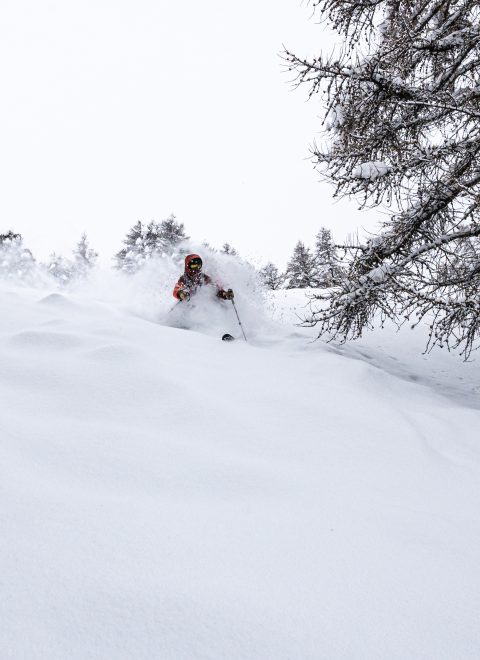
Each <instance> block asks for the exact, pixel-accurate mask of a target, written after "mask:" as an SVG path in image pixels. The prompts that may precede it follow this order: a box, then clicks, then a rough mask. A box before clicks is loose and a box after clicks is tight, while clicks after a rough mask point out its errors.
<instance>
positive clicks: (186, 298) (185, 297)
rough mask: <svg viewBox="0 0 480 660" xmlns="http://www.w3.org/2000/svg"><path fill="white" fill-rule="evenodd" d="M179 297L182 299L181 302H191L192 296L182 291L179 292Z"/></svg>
mask: <svg viewBox="0 0 480 660" xmlns="http://www.w3.org/2000/svg"><path fill="white" fill-rule="evenodd" d="M178 297H179V298H180V300H186V301H188V300H190V294H189V293H188V291H184V290H183V289H181V290H180V291H179V292H178Z"/></svg>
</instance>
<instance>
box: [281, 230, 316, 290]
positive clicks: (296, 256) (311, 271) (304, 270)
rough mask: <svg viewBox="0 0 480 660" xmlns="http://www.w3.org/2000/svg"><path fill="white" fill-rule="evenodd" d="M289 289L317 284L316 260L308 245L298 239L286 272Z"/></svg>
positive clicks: (304, 287)
mask: <svg viewBox="0 0 480 660" xmlns="http://www.w3.org/2000/svg"><path fill="white" fill-rule="evenodd" d="M285 278H286V281H287V289H306V288H307V287H313V286H315V262H314V259H313V257H312V254H311V252H310V250H309V248H308V247H305V245H304V244H303V243H302V242H301V241H298V243H297V245H296V246H295V249H294V251H293V255H292V258H291V259H290V261H289V262H288V265H287V270H286V272H285Z"/></svg>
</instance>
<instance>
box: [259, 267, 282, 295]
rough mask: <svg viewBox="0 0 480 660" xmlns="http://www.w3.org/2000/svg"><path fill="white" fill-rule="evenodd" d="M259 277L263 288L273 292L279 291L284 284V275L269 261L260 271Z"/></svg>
mask: <svg viewBox="0 0 480 660" xmlns="http://www.w3.org/2000/svg"><path fill="white" fill-rule="evenodd" d="M260 277H261V278H262V280H263V282H264V284H265V286H267V287H268V288H269V289H272V290H273V291H275V290H276V289H280V288H281V287H282V285H283V283H284V282H285V275H282V273H280V272H279V270H278V268H277V267H276V266H275V264H273V263H272V262H271V261H269V262H268V263H267V264H266V265H265V266H264V267H263V268H261V269H260Z"/></svg>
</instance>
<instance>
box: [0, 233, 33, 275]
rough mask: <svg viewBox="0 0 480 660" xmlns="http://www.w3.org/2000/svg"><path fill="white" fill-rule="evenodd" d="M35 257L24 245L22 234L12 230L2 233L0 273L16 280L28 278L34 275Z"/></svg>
mask: <svg viewBox="0 0 480 660" xmlns="http://www.w3.org/2000/svg"><path fill="white" fill-rule="evenodd" d="M34 267H35V259H34V257H33V254H32V253H31V252H30V250H28V249H27V248H25V247H24V245H23V239H22V236H21V234H17V233H15V232H13V231H11V230H9V231H8V232H6V233H5V234H0V274H1V275H2V277H7V278H11V279H15V280H27V279H29V278H30V277H32V276H33V270H34Z"/></svg>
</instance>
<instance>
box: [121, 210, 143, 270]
mask: <svg viewBox="0 0 480 660" xmlns="http://www.w3.org/2000/svg"><path fill="white" fill-rule="evenodd" d="M123 243H124V246H125V247H123V248H122V249H121V250H120V251H119V252H117V254H116V255H115V261H116V267H117V268H118V269H119V270H123V271H125V272H127V273H135V272H136V271H137V270H138V269H139V268H140V267H141V265H142V264H143V263H144V262H145V259H146V254H147V251H148V249H149V245H148V239H147V235H146V228H145V226H144V225H143V224H142V222H141V221H140V220H139V221H138V222H136V223H135V224H134V226H133V227H132V228H131V229H130V230H129V232H128V234H127V235H126V237H125V239H124V241H123Z"/></svg>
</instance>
